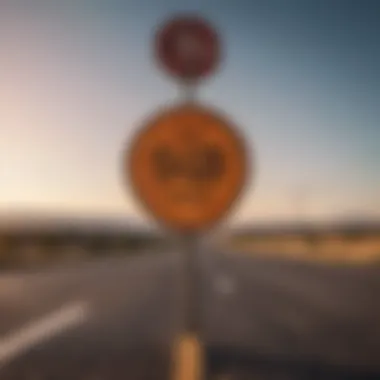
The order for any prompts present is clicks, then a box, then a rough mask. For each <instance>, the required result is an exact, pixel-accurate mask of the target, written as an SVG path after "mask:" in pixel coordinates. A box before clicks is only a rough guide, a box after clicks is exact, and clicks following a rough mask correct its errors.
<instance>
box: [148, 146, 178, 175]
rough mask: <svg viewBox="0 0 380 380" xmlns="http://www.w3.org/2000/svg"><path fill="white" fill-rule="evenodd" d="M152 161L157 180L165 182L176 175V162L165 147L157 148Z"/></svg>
mask: <svg viewBox="0 0 380 380" xmlns="http://www.w3.org/2000/svg"><path fill="white" fill-rule="evenodd" d="M152 161H153V165H154V168H155V171H156V173H157V177H158V178H159V180H161V181H166V180H168V179H170V178H173V177H175V176H176V175H178V171H179V170H178V169H179V168H178V161H177V160H176V157H175V156H174V155H173V153H172V152H171V151H170V149H168V148H167V147H164V146H163V147H159V148H157V149H156V151H155V152H154V153H153V157H152Z"/></svg>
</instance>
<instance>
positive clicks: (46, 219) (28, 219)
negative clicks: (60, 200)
mask: <svg viewBox="0 0 380 380" xmlns="http://www.w3.org/2000/svg"><path fill="white" fill-rule="evenodd" d="M62 230H75V231H76V232H78V233H89V232H91V233H96V232H102V233H110V234H120V233H123V232H128V233H154V232H156V231H157V228H156V227H155V226H154V225H153V224H152V223H151V224H149V223H146V222H143V221H141V220H138V219H135V218H131V217H113V216H110V217H105V216H95V217H82V216H75V215H57V214H52V213H51V214H47V213H30V212H29V213H21V212H20V213H9V214H6V213H0V231H3V232H6V231H12V232H26V231H28V232H37V231H39V232H40V231H44V232H52V231H62Z"/></svg>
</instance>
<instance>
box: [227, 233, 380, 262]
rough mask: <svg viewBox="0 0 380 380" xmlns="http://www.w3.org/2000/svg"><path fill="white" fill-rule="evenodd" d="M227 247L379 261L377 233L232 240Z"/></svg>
mask: <svg viewBox="0 0 380 380" xmlns="http://www.w3.org/2000/svg"><path fill="white" fill-rule="evenodd" d="M230 244H231V248H232V249H236V250H238V251H239V252H246V253H247V254H253V255H254V254H256V255H271V256H284V257H289V258H294V259H303V260H322V261H330V262H349V263H368V262H380V235H379V236H365V237H361V238H357V239H352V238H345V237H340V236H335V237H334V236H326V237H319V238H317V239H313V240H310V239H308V238H307V237H304V238H303V237H271V238H257V237H256V238H255V237H251V238H247V237H245V238H244V239H232V240H231V242H230Z"/></svg>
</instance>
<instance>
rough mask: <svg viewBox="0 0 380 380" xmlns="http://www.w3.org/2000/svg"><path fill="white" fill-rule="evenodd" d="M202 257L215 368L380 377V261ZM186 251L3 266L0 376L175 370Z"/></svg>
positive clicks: (164, 373)
mask: <svg viewBox="0 0 380 380" xmlns="http://www.w3.org/2000/svg"><path fill="white" fill-rule="evenodd" d="M199 258H200V262H199V271H200V272H199V273H200V276H199V278H198V281H197V284H198V286H199V287H198V291H199V295H200V299H199V300H200V330H201V336H202V338H203V341H204V343H205V345H206V347H207V352H208V354H209V357H210V368H211V367H212V368H214V367H215V372H217V370H220V371H221V372H223V373H229V374H230V379H235V378H236V379H237V378H249V379H253V377H252V372H249V371H252V370H253V369H254V368H253V367H254V366H255V365H256V366H257V367H260V366H261V367H263V366H264V367H265V366H266V367H267V369H268V368H280V369H281V371H285V372H286V371H287V370H288V369H289V371H290V370H291V368H293V372H294V371H296V370H297V368H298V369H300V370H301V371H304V373H306V372H307V371H308V368H314V367H316V368H322V367H323V368H332V371H333V370H335V371H340V370H342V371H347V372H348V373H354V372H355V371H357V373H358V374H359V375H358V376H359V377H358V378H360V371H366V372H372V373H375V376H376V374H380V324H379V321H380V298H379V294H380V267H369V266H368V267H366V266H360V267H359V266H358V267H351V266H339V267H338V266H328V265H324V264H312V263H299V262H295V261H286V260H280V259H263V258H260V259H259V258H252V257H247V256H243V255H238V254H234V255H232V254H216V253H207V252H201V254H200V256H199ZM181 259H182V258H181V255H179V254H178V253H168V254H160V255H158V254H149V253H147V254H143V255H141V256H139V257H134V258H112V259H107V260H103V261H97V262H91V263H87V264H81V265H77V266H75V267H73V268H70V267H65V268H63V267H62V268H60V269H59V268H56V269H51V270H46V271H41V272H38V273H37V272H35V273H21V272H20V273H9V274H3V275H0V379H1V380H11V379H12V380H24V379H25V380H45V379H54V380H59V379H68V378H70V379H73V380H74V379H81V380H83V379H92V380H94V379H98V380H101V379H107V380H108V379H120V378H128V379H129V378H131V379H135V380H137V379H167V378H168V374H169V371H170V364H171V360H170V348H171V344H172V342H173V338H174V337H175V336H176V334H178V333H179V332H180V331H181V327H182V326H183V318H182V317H183V314H182V313H181V305H182V303H181V300H182V298H181V296H182V293H181V290H182V286H181V285H182V280H183V276H182V274H183V272H182V270H183V262H182V261H181ZM59 326H60V327H59ZM25 329H26V330H25ZM41 329H42V330H44V329H45V330H44V331H47V332H46V333H45V335H44V337H43V338H41ZM250 365H251V367H252V368H248V367H249V366H250ZM305 365H306V367H303V366H305ZM239 366H241V367H244V368H246V369H245V372H244V371H243V372H244V373H243V372H242V371H241V370H239V368H238V367H239ZM292 366H293V367H292ZM308 366H309V367H308ZM313 366H314V367H313ZM247 368H248V369H247ZM294 368H295V370H294ZM264 369H265V368H264ZM247 371H248V372H249V373H251V375H247ZM305 371H306V372H305ZM239 376H240V377H239ZM245 376H246V377H245ZM363 376H364V375H363V374H362V378H363ZM379 376H380V375H379ZM261 378H262V377H261ZM271 378H274V377H271ZM290 378H291V377H290Z"/></svg>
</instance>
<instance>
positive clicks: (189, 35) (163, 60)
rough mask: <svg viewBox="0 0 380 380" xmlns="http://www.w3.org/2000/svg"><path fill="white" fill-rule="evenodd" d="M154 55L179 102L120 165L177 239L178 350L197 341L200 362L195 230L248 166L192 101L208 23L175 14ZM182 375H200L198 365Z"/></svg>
mask: <svg viewBox="0 0 380 380" xmlns="http://www.w3.org/2000/svg"><path fill="white" fill-rule="evenodd" d="M155 53H156V57H157V59H158V61H159V63H160V65H161V66H162V67H163V68H164V70H165V71H166V72H167V73H169V74H170V75H171V76H172V77H173V78H174V79H175V80H176V81H178V82H179V83H180V85H181V89H182V102H180V104H179V105H174V106H171V107H168V108H167V109H164V110H161V111H159V112H157V113H156V114H155V115H153V117H151V118H149V119H148V120H146V121H145V123H144V124H143V125H142V127H141V128H140V129H139V131H138V132H137V134H136V135H135V136H134V138H133V140H132V143H131V145H130V146H129V147H128V150H127V151H126V154H125V156H124V161H123V171H124V175H125V177H128V179H129V183H130V185H131V187H132V190H133V192H134V194H135V196H136V198H137V199H138V200H139V202H140V203H141V204H142V205H143V207H144V208H145V209H146V210H147V211H148V212H150V213H151V214H153V216H154V217H155V218H156V219H157V220H159V221H160V222H161V223H162V224H164V225H165V227H167V228H168V229H170V230H172V231H175V232H176V233H177V235H179V237H180V238H181V247H180V249H181V251H182V253H183V259H184V274H183V279H184V284H183V285H184V286H183V291H184V294H183V301H184V309H183V311H184V323H185V326H184V330H185V335H184V336H185V337H187V338H185V339H183V340H182V341H181V342H182V343H181V344H180V348H179V351H180V353H179V355H182V354H183V347H185V346H186V344H187V343H186V342H188V341H191V342H193V343H194V342H198V343H197V344H198V346H197V348H194V347H193V348H194V349H193V351H194V352H198V354H197V355H196V356H197V357H198V359H197V362H198V364H196V363H193V365H194V366H195V367H196V366H197V365H198V366H199V365H200V364H199V362H200V361H202V358H201V345H200V343H199V342H200V341H199V337H198V335H199V329H200V319H199V318H200V303H199V302H200V294H199V293H198V292H197V289H198V280H199V278H198V276H199V274H200V272H199V268H198V267H197V265H198V264H199V263H198V261H197V257H198V256H197V255H199V253H200V252H199V248H200V246H199V242H200V235H201V233H203V232H205V231H207V230H208V229H210V228H212V227H213V226H214V225H215V224H216V223H217V222H218V221H220V220H221V219H222V218H223V217H225V216H226V214H227V213H228V211H230V210H231V208H232V207H233V206H234V205H235V202H236V201H237V199H238V198H239V196H240V195H241V192H242V190H243V188H244V185H245V182H246V178H247V172H248V163H247V162H248V157H247V149H246V146H245V142H244V139H243V138H242V136H241V135H240V133H239V132H238V130H237V128H236V126H235V125H234V124H233V123H232V122H231V121H230V120H228V119H227V118H226V117H225V116H224V115H222V114H221V113H220V112H217V111H216V110H214V109H211V108H209V107H205V106H202V105H200V104H198V102H197V101H196V97H195V95H196V93H195V91H196V89H197V86H198V84H199V82H200V81H201V80H203V79H205V78H206V77H207V76H210V75H211V73H212V72H213V71H214V70H215V69H216V67H217V65H218V63H219V60H220V43H219V38H218V34H217V33H216V31H215V30H214V28H212V27H211V26H210V25H209V23H208V22H207V21H205V20H204V19H202V18H200V17H198V16H194V15H181V16H178V17H175V18H173V19H171V20H169V21H168V22H167V23H165V24H164V25H163V26H162V27H161V28H160V29H159V30H158V32H157V34H156V39H155ZM186 347H187V346H186ZM188 370H189V369H188V368H187V371H188ZM179 371H181V370H179ZM177 374H178V372H177ZM179 376H180V375H179ZM186 378H188V379H192V380H193V379H194V380H195V379H200V378H202V373H201V369H198V372H197V374H195V372H194V376H193V377H186Z"/></svg>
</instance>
